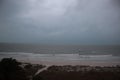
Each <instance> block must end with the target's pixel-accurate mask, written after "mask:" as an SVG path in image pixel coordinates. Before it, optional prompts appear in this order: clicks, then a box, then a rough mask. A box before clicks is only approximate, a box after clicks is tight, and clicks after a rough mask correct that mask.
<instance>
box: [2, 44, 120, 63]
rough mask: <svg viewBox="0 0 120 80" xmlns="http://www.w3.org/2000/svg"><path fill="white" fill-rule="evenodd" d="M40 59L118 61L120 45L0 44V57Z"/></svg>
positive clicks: (119, 59) (119, 60) (119, 58)
mask: <svg viewBox="0 0 120 80" xmlns="http://www.w3.org/2000/svg"><path fill="white" fill-rule="evenodd" d="M5 57H13V58H16V59H23V60H24V59H29V60H42V61H45V60H46V61H61V60H62V61H63V60H69V61H70V60H72V61H116V62H120V46H117V45H114V46H113V45H109V46H108V45H106V46H103V45H101V46H100V45H99V46H98V45H92V46H90V45H89V46H88V45H30V44H29V45H28V44H27V45H26V44H3V43H2V44H0V59H2V58H5Z"/></svg>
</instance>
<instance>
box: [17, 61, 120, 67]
mask: <svg viewBox="0 0 120 80" xmlns="http://www.w3.org/2000/svg"><path fill="white" fill-rule="evenodd" d="M18 61H20V62H23V63H31V64H42V65H46V66H47V65H48V66H52V65H56V66H64V65H73V66H75V65H89V66H116V65H120V62H100V61H99V62H97V61H30V60H29V61H26V60H18Z"/></svg>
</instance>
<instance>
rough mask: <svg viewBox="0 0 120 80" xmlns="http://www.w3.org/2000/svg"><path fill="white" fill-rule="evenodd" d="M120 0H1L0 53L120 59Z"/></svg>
mask: <svg viewBox="0 0 120 80" xmlns="http://www.w3.org/2000/svg"><path fill="white" fill-rule="evenodd" d="M119 34H120V0H0V58H3V57H13V56H14V58H20V57H24V58H26V57H29V58H31V59H37V58H38V59H41V60H47V59H48V60H54V59H55V60H56V59H58V60H59V59H60V60H64V59H67V60H78V61H79V60H102V59H103V60H106V61H114V60H115V61H118V62H120V57H119V56H120V35H119Z"/></svg>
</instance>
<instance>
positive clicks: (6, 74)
mask: <svg viewBox="0 0 120 80" xmlns="http://www.w3.org/2000/svg"><path fill="white" fill-rule="evenodd" d="M20 65H21V63H20V62H18V61H16V60H15V59H12V58H4V59H2V60H1V61H0V80H28V78H27V76H26V74H25V71H24V69H23V68H22V67H20Z"/></svg>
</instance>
